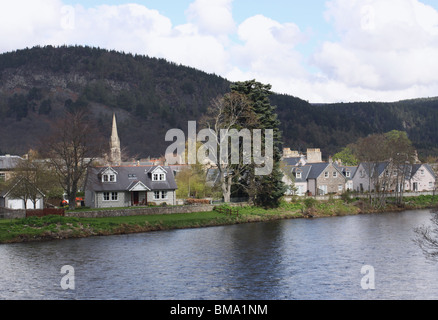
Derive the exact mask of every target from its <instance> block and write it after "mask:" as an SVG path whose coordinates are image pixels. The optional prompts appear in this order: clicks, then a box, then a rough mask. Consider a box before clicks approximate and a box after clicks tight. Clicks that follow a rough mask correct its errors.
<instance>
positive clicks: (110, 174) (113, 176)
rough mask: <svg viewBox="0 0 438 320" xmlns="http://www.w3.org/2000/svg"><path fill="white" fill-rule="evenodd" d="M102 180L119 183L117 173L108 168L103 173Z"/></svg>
mask: <svg viewBox="0 0 438 320" xmlns="http://www.w3.org/2000/svg"><path fill="white" fill-rule="evenodd" d="M101 180H102V182H117V172H116V171H114V170H113V169H112V168H108V169H106V170H105V171H104V172H102V174H101Z"/></svg>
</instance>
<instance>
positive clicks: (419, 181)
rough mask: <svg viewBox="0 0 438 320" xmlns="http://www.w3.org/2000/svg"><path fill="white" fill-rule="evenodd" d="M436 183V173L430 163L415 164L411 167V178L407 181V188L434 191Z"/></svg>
mask: <svg viewBox="0 0 438 320" xmlns="http://www.w3.org/2000/svg"><path fill="white" fill-rule="evenodd" d="M435 183H436V175H435V172H434V171H433V169H432V167H431V166H430V165H429V164H427V163H425V164H414V165H413V166H412V169H411V174H410V179H409V181H407V185H406V187H407V188H406V190H410V191H433V190H434V189H435Z"/></svg>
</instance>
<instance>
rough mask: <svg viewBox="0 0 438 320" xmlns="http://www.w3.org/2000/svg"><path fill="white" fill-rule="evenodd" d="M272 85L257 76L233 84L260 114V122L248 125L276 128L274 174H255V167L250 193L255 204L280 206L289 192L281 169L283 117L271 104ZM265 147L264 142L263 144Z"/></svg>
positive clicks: (249, 178)
mask: <svg viewBox="0 0 438 320" xmlns="http://www.w3.org/2000/svg"><path fill="white" fill-rule="evenodd" d="M271 88H272V87H271V85H269V84H268V85H266V84H262V83H260V82H256V81H255V80H250V81H245V82H236V83H235V84H233V85H231V91H232V92H237V93H240V94H244V95H245V96H246V97H247V98H248V99H249V100H250V101H251V104H252V109H253V111H254V112H255V113H256V115H257V118H258V119H257V120H258V121H257V123H256V124H255V125H254V127H253V128H248V129H261V130H267V129H272V130H273V131H274V144H273V147H274V150H273V170H272V173H271V174H270V175H265V176H255V174H254V170H253V169H254V168H252V170H250V171H249V172H248V180H247V183H248V188H247V191H248V195H249V196H250V198H252V199H251V200H252V201H253V202H254V204H256V205H259V206H263V207H278V206H279V204H280V200H281V198H282V197H283V196H284V193H285V192H286V186H285V184H284V183H283V182H282V178H283V173H282V172H281V170H280V160H281V150H282V137H281V131H280V129H279V128H280V121H279V120H278V117H277V114H276V112H275V109H276V108H275V107H274V106H272V105H271V103H270V100H269V96H270V95H271V94H272V92H271ZM262 150H264V145H263V146H262Z"/></svg>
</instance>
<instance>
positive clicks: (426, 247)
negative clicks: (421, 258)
mask: <svg viewBox="0 0 438 320" xmlns="http://www.w3.org/2000/svg"><path fill="white" fill-rule="evenodd" d="M414 231H415V233H416V234H417V236H416V238H414V239H413V241H414V242H415V243H416V244H417V245H418V246H419V247H420V248H421V249H422V250H423V253H424V254H425V256H426V257H427V258H429V259H432V260H438V210H437V209H435V210H434V211H432V218H431V225H429V226H426V225H423V226H421V227H418V228H416V229H415V230H414Z"/></svg>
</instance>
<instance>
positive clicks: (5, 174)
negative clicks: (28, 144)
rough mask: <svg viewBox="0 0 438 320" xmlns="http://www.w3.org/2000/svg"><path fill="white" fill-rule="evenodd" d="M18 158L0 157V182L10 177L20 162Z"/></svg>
mask: <svg viewBox="0 0 438 320" xmlns="http://www.w3.org/2000/svg"><path fill="white" fill-rule="evenodd" d="M22 160H23V158H21V157H19V156H11V155H9V154H8V155H5V156H0V182H4V181H7V180H9V179H10V178H11V176H12V171H13V170H14V169H15V167H16V166H17V165H18V164H19V163H20V161H22Z"/></svg>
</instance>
